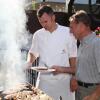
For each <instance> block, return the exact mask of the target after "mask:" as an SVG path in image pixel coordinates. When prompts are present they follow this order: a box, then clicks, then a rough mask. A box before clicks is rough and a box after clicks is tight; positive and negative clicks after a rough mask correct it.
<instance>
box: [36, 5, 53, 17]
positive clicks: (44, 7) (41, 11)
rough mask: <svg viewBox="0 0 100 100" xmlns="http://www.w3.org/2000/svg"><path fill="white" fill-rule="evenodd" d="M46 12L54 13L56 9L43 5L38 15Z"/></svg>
mask: <svg viewBox="0 0 100 100" xmlns="http://www.w3.org/2000/svg"><path fill="white" fill-rule="evenodd" d="M44 13H47V14H48V15H53V14H54V11H53V9H52V8H51V7H50V6H42V7H40V8H39V9H38V11H37V16H38V17H41V16H42V15H43V14H44Z"/></svg>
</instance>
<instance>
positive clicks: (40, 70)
mask: <svg viewBox="0 0 100 100" xmlns="http://www.w3.org/2000/svg"><path fill="white" fill-rule="evenodd" d="M31 69H32V70H35V71H37V72H43V73H44V72H53V71H55V69H53V68H47V67H31Z"/></svg>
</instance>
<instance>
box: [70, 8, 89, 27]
mask: <svg viewBox="0 0 100 100" xmlns="http://www.w3.org/2000/svg"><path fill="white" fill-rule="evenodd" d="M71 20H75V22H76V23H79V22H82V23H83V24H84V25H86V26H89V27H90V26H91V19H90V17H89V15H88V14H87V12H85V11H84V10H79V11H77V12H76V13H75V14H73V15H72V16H71V17H70V18H69V21H71Z"/></svg>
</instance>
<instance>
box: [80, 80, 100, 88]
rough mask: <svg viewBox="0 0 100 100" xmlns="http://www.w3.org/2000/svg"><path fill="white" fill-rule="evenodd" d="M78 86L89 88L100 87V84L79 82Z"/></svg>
mask: <svg viewBox="0 0 100 100" xmlns="http://www.w3.org/2000/svg"><path fill="white" fill-rule="evenodd" d="M78 85H79V86H83V87H86V88H88V87H89V86H96V85H99V83H85V82H81V81H78Z"/></svg>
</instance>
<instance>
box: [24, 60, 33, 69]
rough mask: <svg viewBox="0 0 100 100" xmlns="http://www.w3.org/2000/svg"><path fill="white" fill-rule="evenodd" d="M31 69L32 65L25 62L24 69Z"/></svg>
mask: <svg viewBox="0 0 100 100" xmlns="http://www.w3.org/2000/svg"><path fill="white" fill-rule="evenodd" d="M31 67H32V63H30V62H26V64H25V65H24V68H25V69H30V68H31Z"/></svg>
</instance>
